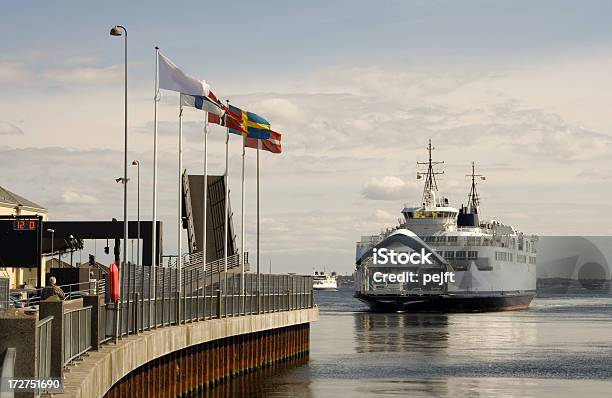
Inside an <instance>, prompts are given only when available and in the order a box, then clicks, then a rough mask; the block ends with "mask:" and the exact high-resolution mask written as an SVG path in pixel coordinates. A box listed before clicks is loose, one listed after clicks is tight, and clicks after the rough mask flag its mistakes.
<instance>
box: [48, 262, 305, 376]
mask: <svg viewBox="0 0 612 398" xmlns="http://www.w3.org/2000/svg"><path fill="white" fill-rule="evenodd" d="M236 262H239V259H238V258H237V260H236ZM221 264H222V262H221ZM206 271H208V270H206ZM312 279H313V278H312V276H300V275H267V274H266V275H259V276H258V275H256V274H251V273H249V274H244V275H243V274H242V273H239V272H238V273H228V274H227V275H225V274H222V275H221V274H220V275H214V276H213V275H212V274H211V273H209V272H205V270H204V269H202V268H201V267H192V268H189V269H183V271H182V272H181V273H180V274H179V271H178V269H176V268H165V267H157V268H151V267H148V266H145V267H143V266H136V265H133V264H128V265H124V266H123V267H122V272H121V281H120V285H121V300H120V302H118V303H112V302H111V303H108V302H107V303H101V304H100V306H99V307H96V308H97V311H96V312H97V319H92V314H94V312H93V310H92V308H93V306H86V307H82V308H77V309H71V310H68V311H65V312H64V314H63V319H62V320H61V321H62V322H63V336H62V338H63V342H64V352H63V364H64V366H66V365H68V364H70V363H71V362H72V361H74V360H75V359H76V358H78V357H79V356H81V355H83V354H84V353H85V352H87V351H88V350H90V349H91V348H92V346H93V345H94V344H93V343H95V342H92V332H95V331H92V322H94V323H93V325H96V326H94V327H97V335H98V338H97V340H98V341H97V344H96V346H97V345H99V344H103V343H105V342H107V341H109V340H111V339H114V338H122V337H123V336H127V335H130V334H136V333H139V332H141V331H145V330H151V329H156V328H162V327H166V326H172V325H177V324H182V323H187V322H198V321H206V320H209V319H218V318H225V317H236V316H243V315H251V314H263V313H270V312H279V311H290V310H296V309H303V308H312V307H313V306H314V297H313V289H312ZM179 286H180V289H179ZM107 288H108V286H107ZM92 292H95V293H99V289H98V288H95V289H92ZM100 296H101V295H100ZM51 319H52V318H51V317H49V318H45V319H43V320H41V321H40V322H39V323H38V325H37V327H38V339H39V350H41V351H40V352H39V355H38V363H37V366H38V368H39V369H40V370H39V377H40V376H41V375H45V374H46V373H48V369H49V358H50V352H51V339H50V336H51V335H50V332H51V326H52V321H51ZM117 322H119V328H118V329H117ZM117 330H118V331H119V333H118V334H117Z"/></svg>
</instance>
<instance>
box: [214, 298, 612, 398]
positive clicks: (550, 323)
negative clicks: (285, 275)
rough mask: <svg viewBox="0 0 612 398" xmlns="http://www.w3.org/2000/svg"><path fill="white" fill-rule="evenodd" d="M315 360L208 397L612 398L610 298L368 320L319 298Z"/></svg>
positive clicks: (355, 309) (348, 303)
mask: <svg viewBox="0 0 612 398" xmlns="http://www.w3.org/2000/svg"><path fill="white" fill-rule="evenodd" d="M317 303H318V305H319V308H320V311H321V314H320V320H319V321H318V322H316V323H314V324H313V325H312V329H311V354H310V358H309V360H308V361H303V362H293V363H288V364H282V365H279V366H275V367H272V368H268V369H265V370H263V371H260V372H256V373H253V374H251V375H247V376H244V377H240V378H237V379H235V380H232V381H230V382H228V383H226V384H224V385H221V386H219V387H217V388H214V389H212V390H210V391H209V392H208V393H207V395H206V396H210V397H233V396H244V397H253V396H258V397H336V396H354V397H385V396H411V397H457V396H461V397H490V396H507V397H544V396H555V397H599V396H609V392H610V391H612V344H611V342H612V297H611V296H610V295H609V294H602V295H599V296H598V295H575V296H570V295H565V296H549V297H539V298H536V300H535V301H534V303H533V304H532V307H531V308H530V309H529V310H526V311H515V312H496V313H483V314H403V313H392V314H385V313H370V312H367V311H365V307H364V306H363V305H362V304H360V303H359V302H358V301H356V300H355V299H353V298H352V292H351V291H350V290H340V291H338V292H317Z"/></svg>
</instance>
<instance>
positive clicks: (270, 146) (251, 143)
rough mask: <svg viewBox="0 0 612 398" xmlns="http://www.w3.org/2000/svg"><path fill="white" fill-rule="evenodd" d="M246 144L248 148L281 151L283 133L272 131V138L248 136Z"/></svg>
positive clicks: (273, 151)
mask: <svg viewBox="0 0 612 398" xmlns="http://www.w3.org/2000/svg"><path fill="white" fill-rule="evenodd" d="M244 146H245V147H248V148H255V149H262V150H264V151H268V152H272V153H281V152H282V147H281V134H280V133H277V132H275V131H270V138H268V139H257V138H249V137H246V138H245V140H244Z"/></svg>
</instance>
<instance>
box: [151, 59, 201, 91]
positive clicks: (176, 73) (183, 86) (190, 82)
mask: <svg viewBox="0 0 612 398" xmlns="http://www.w3.org/2000/svg"><path fill="white" fill-rule="evenodd" d="M159 88H161V89H164V90H170V91H178V92H179V93H184V94H190V95H204V96H208V93H209V92H210V86H209V85H208V83H206V82H205V81H204V80H198V79H196V78H195V77H192V76H189V75H188V74H186V73H185V72H183V71H182V70H180V69H179V68H178V66H176V65H175V64H174V62H172V61H170V60H169V59H168V58H166V57H165V56H164V55H163V54H162V53H159Z"/></svg>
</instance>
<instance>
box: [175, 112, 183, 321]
mask: <svg viewBox="0 0 612 398" xmlns="http://www.w3.org/2000/svg"><path fill="white" fill-rule="evenodd" d="M178 177H179V184H178V188H179V189H178V206H177V207H178V228H177V231H178V259H177V268H178V297H179V299H178V311H177V318H176V320H177V323H180V319H181V309H182V308H181V304H180V302H181V290H182V286H181V285H182V274H181V271H182V268H183V256H182V255H181V251H182V250H181V249H182V247H183V239H182V238H183V237H182V234H181V232H182V231H181V229H182V226H183V225H182V224H183V223H182V218H183V214H182V210H183V207H182V204H183V104H182V102H181V104H180V105H179V136H178Z"/></svg>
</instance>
